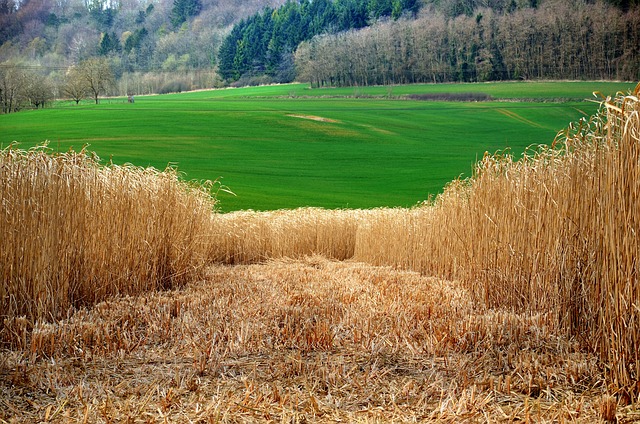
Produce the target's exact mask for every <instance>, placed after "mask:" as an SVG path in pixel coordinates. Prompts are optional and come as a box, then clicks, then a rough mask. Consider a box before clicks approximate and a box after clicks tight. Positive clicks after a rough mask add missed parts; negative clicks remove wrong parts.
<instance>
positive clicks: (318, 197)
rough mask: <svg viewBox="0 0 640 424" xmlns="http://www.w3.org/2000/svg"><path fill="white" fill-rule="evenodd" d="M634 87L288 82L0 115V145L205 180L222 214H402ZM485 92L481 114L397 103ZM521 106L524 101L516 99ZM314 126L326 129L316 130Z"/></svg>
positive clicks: (461, 106) (444, 105) (464, 107)
mask: <svg viewBox="0 0 640 424" xmlns="http://www.w3.org/2000/svg"><path fill="white" fill-rule="evenodd" d="M633 86H634V85H633V84H630V83H626V84H625V83H602V82H595V83H585V82H576V83H567V82H557V83H548V82H545V83H528V82H526V83H525V82H522V83H495V84H438V85H411V86H393V87H367V88H364V87H358V88H340V89H337V88H336V89H313V90H312V89H309V88H308V85H303V84H291V85H278V86H269V87H258V88H244V89H224V90H212V91H201V92H193V93H184V94H175V95H163V96H138V97H136V101H135V103H134V104H128V103H126V101H125V100H124V99H108V100H103V101H102V102H101V104H100V105H92V104H90V103H84V104H81V105H79V106H76V105H74V104H72V103H71V102H58V103H57V104H56V105H55V106H54V107H53V108H49V109H45V110H37V111H24V112H20V113H15V114H11V115H1V116H0V144H2V146H4V147H6V146H7V145H9V144H10V143H11V142H12V141H14V140H15V141H19V142H20V143H21V144H20V147H22V148H27V147H31V146H34V145H36V144H39V143H42V142H43V141H45V140H49V141H50V147H51V148H53V149H54V150H67V149H68V148H69V147H71V146H72V147H73V148H75V149H80V148H82V147H83V145H86V144H88V145H89V147H88V149H89V150H91V151H95V152H96V153H97V154H98V155H99V156H100V157H101V158H102V159H103V160H104V161H105V162H106V161H108V160H109V159H111V160H113V162H115V163H125V162H130V163H133V164H135V165H140V166H154V167H156V168H160V169H163V168H164V167H166V166H167V164H173V165H176V166H177V167H178V169H179V170H180V171H182V172H183V173H184V174H185V178H186V179H196V180H206V179H209V180H214V179H218V178H220V179H221V182H222V183H223V184H224V185H226V186H227V187H229V189H231V190H232V191H233V192H234V193H235V194H236V195H235V196H231V195H228V194H226V193H221V194H220V196H219V198H220V200H221V204H220V207H221V210H222V211H231V210H238V209H256V210H268V209H281V208H294V207H300V206H321V207H326V208H346V207H348V208H372V207H378V206H411V205H414V204H416V203H417V202H419V201H421V200H424V199H426V198H428V197H429V195H430V194H435V193H438V192H440V191H441V190H442V188H443V186H444V185H445V184H446V183H447V182H449V181H451V180H452V179H454V178H456V177H458V176H461V175H463V176H468V175H470V172H471V169H472V165H473V163H474V162H475V161H476V159H477V158H479V157H481V156H482V155H483V154H484V152H485V151H488V152H491V153H493V152H495V151H498V150H502V149H505V148H510V149H511V151H512V152H513V153H514V154H515V155H520V154H521V153H522V152H523V151H524V149H525V148H526V147H527V146H530V145H532V144H549V143H551V142H552V141H553V138H554V136H555V135H556V133H557V132H558V131H559V130H562V129H563V128H565V127H566V126H567V125H568V124H569V122H571V121H576V120H578V119H580V118H581V117H584V116H588V115H591V114H593V113H594V112H595V111H596V109H597V104H596V103H593V102H590V101H586V100H585V99H593V96H592V94H591V93H592V92H593V91H601V92H603V93H605V94H609V95H613V94H614V93H615V92H616V91H620V90H624V91H626V90H629V89H631V88H632V87H633ZM470 92H475V93H486V94H488V95H490V96H492V97H493V98H494V101H490V102H434V101H416V100H406V99H403V98H402V96H405V95H409V94H420V93H470ZM520 99H524V100H520ZM320 119H322V120H320Z"/></svg>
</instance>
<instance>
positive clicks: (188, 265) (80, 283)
mask: <svg viewBox="0 0 640 424" xmlns="http://www.w3.org/2000/svg"><path fill="white" fill-rule="evenodd" d="M213 206H214V201H213V200H212V198H211V197H210V195H209V193H207V192H206V186H202V187H190V186H188V185H187V184H185V183H183V182H181V181H180V180H179V179H178V176H177V175H176V172H174V171H172V170H171V169H168V170H166V171H164V172H158V171H155V170H153V169H143V168H135V167H133V166H116V165H111V166H106V167H105V166H99V165H98V161H97V158H95V157H92V156H90V155H88V154H86V153H85V152H80V153H74V152H69V153H65V154H59V155H53V154H50V153H49V152H48V151H47V150H46V149H45V148H44V147H41V148H37V149H33V150H29V151H24V150H19V149H15V148H13V147H9V148H7V149H5V150H3V151H1V152H0V240H2V248H1V249H0V281H1V284H0V310H1V311H2V312H1V313H0V320H2V321H0V324H2V326H1V327H0V343H1V342H9V343H12V341H13V340H14V339H15V338H16V337H18V338H19V337H21V335H20V334H18V329H19V328H20V327H21V326H22V324H21V323H20V321H25V322H27V323H28V325H29V326H31V325H32V324H33V323H34V322H36V321H38V320H56V319H59V318H63V317H64V316H66V314H67V312H68V311H69V309H70V308H72V307H78V306H82V305H91V304H94V303H96V302H99V301H102V300H105V299H108V298H109V297H111V296H113V295H119V294H135V293H140V292H144V291H148V290H155V289H158V288H171V287H174V286H175V285H176V284H183V283H184V282H186V281H191V280H193V278H194V277H195V276H197V272H198V270H201V269H202V267H203V266H204V265H205V263H206V260H207V255H208V252H209V250H210V249H209V248H208V245H209V244H210V239H208V238H206V237H205V236H204V234H206V232H207V230H208V229H209V226H210V221H211V219H212V214H211V213H212V209H213Z"/></svg>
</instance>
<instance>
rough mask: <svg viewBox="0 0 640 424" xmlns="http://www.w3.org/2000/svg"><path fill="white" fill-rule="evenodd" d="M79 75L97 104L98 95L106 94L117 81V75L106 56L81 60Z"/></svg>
mask: <svg viewBox="0 0 640 424" xmlns="http://www.w3.org/2000/svg"><path fill="white" fill-rule="evenodd" d="M76 72H77V77H78V79H79V81H80V82H81V84H82V85H83V86H84V87H85V89H86V91H87V92H88V93H89V94H91V96H92V97H93V99H94V100H95V101H96V104H98V103H99V100H98V97H99V96H100V95H101V94H106V92H107V90H108V89H109V87H111V86H113V85H114V83H115V77H114V75H113V70H112V69H111V65H110V64H109V61H108V60H107V59H105V58H92V59H88V60H85V61H84V62H81V63H80V64H79V65H78V66H77V68H76Z"/></svg>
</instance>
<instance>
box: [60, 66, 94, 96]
mask: <svg viewBox="0 0 640 424" xmlns="http://www.w3.org/2000/svg"><path fill="white" fill-rule="evenodd" d="M62 92H63V93H64V95H65V96H68V97H69V98H70V99H72V100H73V101H74V102H76V104H78V103H80V100H82V99H84V98H85V97H87V94H88V91H87V86H86V84H85V82H84V80H83V79H82V77H81V76H80V71H79V69H78V68H77V67H73V68H70V69H69V70H68V71H67V74H66V75H65V81H64V85H63V86H62Z"/></svg>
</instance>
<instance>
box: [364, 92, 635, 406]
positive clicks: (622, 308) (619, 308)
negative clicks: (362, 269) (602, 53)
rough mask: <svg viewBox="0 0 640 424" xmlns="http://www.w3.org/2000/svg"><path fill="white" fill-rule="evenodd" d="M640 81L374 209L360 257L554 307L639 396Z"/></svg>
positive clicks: (489, 301) (630, 395) (496, 297)
mask: <svg viewBox="0 0 640 424" xmlns="http://www.w3.org/2000/svg"><path fill="white" fill-rule="evenodd" d="M639 90H640V85H639V86H638V88H637V89H636V91H635V93H633V94H632V95H622V94H621V95H619V96H618V97H616V98H615V99H607V100H606V101H605V102H604V103H603V106H602V110H601V112H600V113H599V114H598V115H596V116H595V117H593V118H592V120H591V121H589V122H586V121H585V122H580V123H579V124H578V125H577V126H576V127H574V128H570V129H569V130H567V131H566V133H563V134H561V135H560V136H559V137H558V139H557V140H556V143H555V144H554V145H553V146H551V147H542V148H540V149H538V150H537V151H535V152H531V154H530V155H529V156H528V157H527V158H524V159H522V160H519V161H517V162H516V161H514V160H513V159H512V158H511V157H509V156H506V155H505V156H486V157H485V158H484V159H483V160H482V161H481V162H480V163H479V164H478V167H477V171H476V174H475V175H474V177H473V178H472V179H470V180H468V181H456V182H453V183H452V184H451V185H450V186H449V187H448V189H447V190H446V191H445V193H444V195H443V196H441V197H440V198H438V199H437V200H436V201H435V202H434V203H433V204H432V205H429V206H426V207H424V208H419V209H416V210H412V211H410V213H406V212H404V211H402V212H400V211H389V212H387V213H385V214H381V215H376V216H375V217H374V218H373V219H372V220H371V221H370V222H369V223H368V224H367V226H366V227H362V231H359V234H358V240H359V241H358V243H357V245H356V255H355V258H356V259H358V260H361V261H365V262H369V263H377V264H389V265H394V266H399V267H403V268H409V269H414V270H419V271H421V272H423V273H426V274H429V275H440V276H443V277H447V278H456V279H459V280H461V281H462V282H463V283H464V285H465V287H467V288H468V289H469V290H470V291H471V292H472V293H473V295H474V296H473V297H474V299H475V300H477V301H479V302H482V303H483V304H484V305H485V306H487V307H496V308H508V309H509V310H513V311H515V312H523V313H524V312H526V313H530V314H536V313H545V314H547V313H548V314H550V315H552V316H553V318H552V319H551V321H552V322H553V325H554V326H555V327H557V328H558V330H560V331H564V332H566V334H568V335H570V336H573V337H576V338H577V339H579V340H580V343H581V344H582V346H583V347H584V348H586V349H589V350H593V351H596V352H598V353H599V356H600V358H601V360H602V362H603V364H607V365H606V368H607V375H608V382H609V390H610V392H611V393H612V394H614V395H615V396H616V397H617V398H618V399H620V401H621V402H622V403H623V404H628V403H630V402H638V400H639V399H638V396H640V383H639V381H640V375H639V374H638V373H639V370H640V357H639V356H638V352H639V351H640V308H638V305H640V289H639V288H640V285H639V284H638V262H637V257H638V256H639V254H640V239H638V236H637V234H638V232H639V231H640V221H639V219H640V102H639V100H638V92H639ZM375 239H385V240H388V242H386V243H378V244H376V243H373V242H372V241H373V240H375ZM360 240H363V241H366V242H364V243H360Z"/></svg>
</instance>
